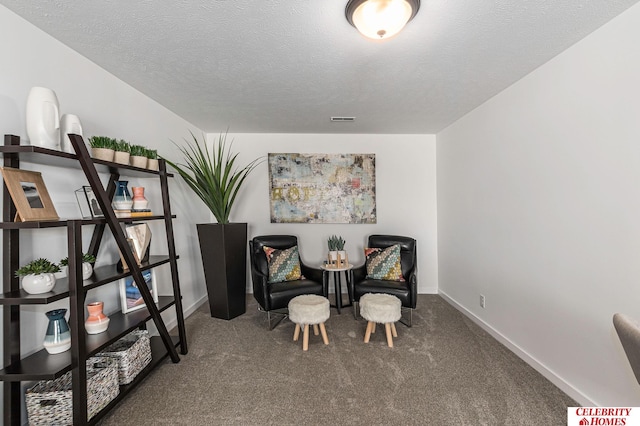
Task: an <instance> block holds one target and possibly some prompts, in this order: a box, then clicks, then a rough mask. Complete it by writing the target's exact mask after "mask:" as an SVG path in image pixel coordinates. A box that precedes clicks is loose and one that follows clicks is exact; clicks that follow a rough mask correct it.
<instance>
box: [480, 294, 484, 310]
mask: <svg viewBox="0 0 640 426" xmlns="http://www.w3.org/2000/svg"><path fill="white" fill-rule="evenodd" d="M480 307H481V308H484V294H481V295H480Z"/></svg>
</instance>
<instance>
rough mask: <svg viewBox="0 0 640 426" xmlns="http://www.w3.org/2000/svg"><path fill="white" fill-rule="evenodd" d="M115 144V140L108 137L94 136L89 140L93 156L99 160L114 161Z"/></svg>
mask: <svg viewBox="0 0 640 426" xmlns="http://www.w3.org/2000/svg"><path fill="white" fill-rule="evenodd" d="M115 144H116V141H115V139H112V138H110V137H108V136H92V137H90V138H89V145H91V156H92V157H93V158H96V159H98V160H104V161H113V156H114V153H115Z"/></svg>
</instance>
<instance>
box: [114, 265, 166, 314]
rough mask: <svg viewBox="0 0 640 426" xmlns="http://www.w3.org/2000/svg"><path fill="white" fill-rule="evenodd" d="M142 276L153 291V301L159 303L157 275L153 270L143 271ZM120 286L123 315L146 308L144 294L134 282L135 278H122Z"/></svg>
mask: <svg viewBox="0 0 640 426" xmlns="http://www.w3.org/2000/svg"><path fill="white" fill-rule="evenodd" d="M142 276H143V277H144V281H145V283H146V284H147V287H148V288H149V290H150V291H151V295H152V296H153V301H154V302H155V303H158V289H157V284H156V273H155V271H154V270H153V269H147V270H146V271H142ZM118 285H119V286H120V301H121V303H122V313H123V314H126V313H128V312H131V311H135V310H138V309H142V308H144V307H145V306H146V305H145V303H144V300H143V299H142V294H141V293H140V290H139V289H138V286H137V285H136V282H135V281H134V280H133V277H126V278H122V279H121V280H120V281H119V282H118Z"/></svg>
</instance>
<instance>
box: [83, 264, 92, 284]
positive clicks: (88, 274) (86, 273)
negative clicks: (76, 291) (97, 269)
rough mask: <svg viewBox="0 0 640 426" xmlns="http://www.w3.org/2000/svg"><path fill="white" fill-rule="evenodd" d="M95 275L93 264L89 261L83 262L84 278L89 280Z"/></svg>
mask: <svg viewBox="0 0 640 426" xmlns="http://www.w3.org/2000/svg"><path fill="white" fill-rule="evenodd" d="M91 275H93V266H91V264H90V263H89V262H82V279H83V280H88V279H89V278H90V277H91Z"/></svg>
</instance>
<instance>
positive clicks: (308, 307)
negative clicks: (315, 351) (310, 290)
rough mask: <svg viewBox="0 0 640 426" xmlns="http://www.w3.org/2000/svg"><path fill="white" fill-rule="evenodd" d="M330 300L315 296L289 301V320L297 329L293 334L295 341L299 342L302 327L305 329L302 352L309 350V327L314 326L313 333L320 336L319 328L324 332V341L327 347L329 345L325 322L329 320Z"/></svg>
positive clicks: (304, 296)
mask: <svg viewBox="0 0 640 426" xmlns="http://www.w3.org/2000/svg"><path fill="white" fill-rule="evenodd" d="M329 315H330V311H329V299H327V298H326V297H322V296H316V295H314V294H305V295H302V296H296V297H294V298H293V299H291V301H289V319H290V320H291V322H293V323H295V325H296V329H295V331H294V332H293V341H294V342H295V341H297V340H298V337H299V336H300V327H304V331H303V333H302V350H303V351H306V350H308V349H309V326H310V325H313V332H314V334H315V335H316V336H317V335H318V326H320V332H322V340H323V342H324V344H325V345H328V344H329V338H328V337H327V330H326V329H325V328H324V322H325V321H326V320H328V319H329Z"/></svg>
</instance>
